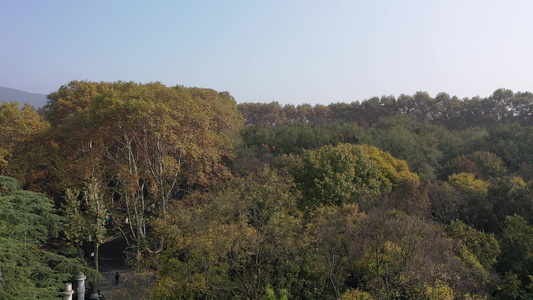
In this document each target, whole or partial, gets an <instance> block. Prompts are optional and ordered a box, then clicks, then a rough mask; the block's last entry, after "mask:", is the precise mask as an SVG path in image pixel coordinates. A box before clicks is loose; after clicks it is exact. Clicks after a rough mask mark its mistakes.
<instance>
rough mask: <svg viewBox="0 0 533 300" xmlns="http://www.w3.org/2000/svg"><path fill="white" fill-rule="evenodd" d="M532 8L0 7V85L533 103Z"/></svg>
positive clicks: (17, 2)
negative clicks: (524, 98) (528, 94)
mask: <svg viewBox="0 0 533 300" xmlns="http://www.w3.org/2000/svg"><path fill="white" fill-rule="evenodd" d="M532 13H533V1H531V0H524V1H513V0H506V1H503V0H500V1H491V0H483V1H481V0H479V1H473V0H472V1H469V0H442V1H440V0H418V1H414V0H413V1H411V0H402V1H400V0H390V1H377V0H376V1H371V0H367V1H356V0H352V1H335V0H328V1H326V0H324V1H315V0H305V1H304V0H294V1H292V0H283V1H281V0H280V1H277V0H265V1H259V0H242V1H232V0H226V1H223V0H214V1H212V0H209V1H208V0H205V1H204V0H191V1H178V0H175V1H170V0H168V1H163V0H160V1H141V0H128V1H126V0H123V1H122V0H113V1H109V0H107V1H95V0H91V1H75V0H68V1H67V0H51V1H44V0H34V1H32V0H2V2H1V4H0V86H5V87H10V88H15V89H20V90H24V91H28V92H34V93H44V94H48V93H50V92H52V91H55V90H57V89H58V88H59V87H60V86H61V85H63V84H66V83H68V82H69V81H71V80H90V81H118V80H122V81H135V82H142V83H146V82H152V81H160V82H162V83H164V84H166V85H168V86H173V85H176V84H180V85H185V86H198V87H206V88H213V89H216V90H219V91H229V92H230V93H231V94H232V95H233V96H234V97H235V98H236V100H237V101H238V102H271V101H278V102H280V103H282V104H286V103H293V104H301V103H311V104H316V103H322V104H330V103H332V102H352V101H356V100H359V101H362V100H365V99H368V98H370V97H372V96H382V95H394V96H398V95H399V94H401V93H405V94H413V93H415V92H416V91H427V92H429V94H430V95H432V96H435V95H436V94H437V93H439V92H447V93H449V94H451V95H457V96H458V97H460V98H462V97H473V96H476V95H479V96H482V97H486V96H489V95H490V94H491V93H492V92H493V91H494V90H496V89H498V88H502V87H503V88H508V89H511V90H513V91H515V92H517V91H532V92H533V57H532V55H533V17H531V14H532Z"/></svg>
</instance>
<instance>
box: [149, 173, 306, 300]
mask: <svg viewBox="0 0 533 300" xmlns="http://www.w3.org/2000/svg"><path fill="white" fill-rule="evenodd" d="M287 179H288V178H286V177H283V176H280V175H279V174H277V173H276V172H275V171H272V170H270V169H269V168H268V167H263V168H260V169H258V170H257V171H256V172H254V173H252V174H249V175H247V176H246V177H244V178H234V179H233V180H231V181H229V182H227V183H226V184H224V185H223V186H222V187H220V188H219V189H217V190H214V191H212V192H211V193H207V194H203V193H200V194H195V195H191V196H189V197H188V198H187V199H186V200H185V202H181V203H175V204H174V205H172V208H171V209H170V210H169V212H168V213H169V215H168V217H167V218H166V219H163V218H159V219H158V220H157V222H156V230H157V232H158V233H159V234H161V235H162V236H163V237H164V238H165V239H166V240H167V246H166V247H165V251H163V252H162V253H161V254H160V255H159V257H158V258H159V259H158V260H159V263H160V265H161V270H160V271H159V272H158V273H157V278H158V279H157V281H156V283H155V296H156V297H159V298H180V299H181V298H188V297H193V298H194V297H202V298H206V299H213V298H217V299H221V298H230V297H231V298H233V299H259V298H260V297H261V296H262V295H263V294H264V293H265V292H266V291H267V289H272V290H273V291H274V292H281V291H282V290H283V289H286V290H288V291H289V292H290V291H295V290H298V287H299V284H300V283H299V272H300V268H301V262H302V259H301V257H300V256H299V255H300V254H301V253H304V252H303V251H304V250H303V248H304V247H303V245H304V239H302V234H303V223H302V219H301V217H300V214H299V212H298V211H297V209H296V201H297V198H298V193H297V191H296V190H295V188H294V186H293V185H292V184H291V183H290V180H287ZM295 295H300V294H295Z"/></svg>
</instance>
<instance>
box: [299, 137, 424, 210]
mask: <svg viewBox="0 0 533 300" xmlns="http://www.w3.org/2000/svg"><path fill="white" fill-rule="evenodd" d="M301 160H302V162H301V164H297V165H295V166H294V167H293V169H292V174H293V175H294V178H295V181H296V183H297V186H298V188H299V189H300V190H301V191H302V195H303V200H304V201H306V202H305V203H303V206H310V207H313V206H318V205H341V204H343V203H359V204H361V203H363V202H364V201H369V200H370V199H371V198H376V197H378V196H380V195H381V193H388V192H390V191H391V190H392V188H393V186H394V185H397V184H399V182H400V181H401V180H402V179H413V180H418V176H417V175H416V174H413V173H411V172H410V171H409V169H408V167H407V164H406V163H405V162H403V161H399V160H396V159H395V158H393V157H392V156H390V154H388V153H385V152H383V151H381V150H379V149H377V148H375V147H369V146H366V145H353V144H339V145H337V146H336V147H333V146H325V147H322V148H320V149H318V150H308V151H305V152H304V153H303V154H302V158H301ZM365 204H368V203H365Z"/></svg>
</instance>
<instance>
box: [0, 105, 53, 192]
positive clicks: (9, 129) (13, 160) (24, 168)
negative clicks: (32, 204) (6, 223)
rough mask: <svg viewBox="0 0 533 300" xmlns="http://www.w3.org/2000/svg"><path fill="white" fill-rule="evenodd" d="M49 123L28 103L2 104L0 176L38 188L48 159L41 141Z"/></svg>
mask: <svg viewBox="0 0 533 300" xmlns="http://www.w3.org/2000/svg"><path fill="white" fill-rule="evenodd" d="M48 128H49V124H48V123H47V122H45V121H43V119H42V118H41V117H40V116H39V114H38V113H37V112H36V111H35V110H34V109H33V108H32V107H31V106H30V105H28V104H25V105H24V106H22V108H20V106H19V104H18V103H16V102H1V103H0V174H3V175H9V176H13V177H16V178H18V179H19V180H21V182H22V183H23V184H24V185H25V186H31V187H35V185H36V183H37V182H38V181H39V180H42V177H43V169H44V167H43V166H45V165H46V163H47V157H46V155H44V153H43V151H42V146H41V145H42V144H43V142H42V141H41V140H40V139H41V138H42V136H41V134H43V133H44V132H45V131H46V130H47V129H48Z"/></svg>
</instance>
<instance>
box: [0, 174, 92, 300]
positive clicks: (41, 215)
mask: <svg viewBox="0 0 533 300" xmlns="http://www.w3.org/2000/svg"><path fill="white" fill-rule="evenodd" d="M17 185H18V183H16V182H15V181H14V180H13V179H11V178H7V177H0V190H2V191H3V192H2V193H0V298H2V299H15V298H17V299H52V298H57V297H59V295H60V289H62V288H63V287H64V283H65V282H67V281H70V280H72V279H73V278H74V276H76V275H77V274H79V272H84V273H85V274H88V275H89V274H90V275H92V276H96V275H97V274H96V273H95V272H94V271H91V270H90V269H88V268H86V267H84V266H83V265H82V263H81V262H80V261H79V260H77V259H69V258H66V257H64V256H62V255H58V254H56V253H53V252H50V251H47V250H45V249H44V248H43V244H44V243H45V242H46V241H47V239H48V238H49V237H50V236H51V235H54V234H55V233H56V230H57V226H58V223H59V221H60V218H59V216H58V215H56V214H55V209H54V208H53V205H52V204H51V203H50V201H49V200H48V199H47V198H46V197H45V196H44V195H42V194H38V193H34V192H30V191H24V190H20V189H17V188H16V186H17Z"/></svg>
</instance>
